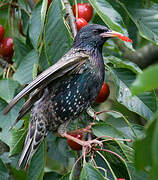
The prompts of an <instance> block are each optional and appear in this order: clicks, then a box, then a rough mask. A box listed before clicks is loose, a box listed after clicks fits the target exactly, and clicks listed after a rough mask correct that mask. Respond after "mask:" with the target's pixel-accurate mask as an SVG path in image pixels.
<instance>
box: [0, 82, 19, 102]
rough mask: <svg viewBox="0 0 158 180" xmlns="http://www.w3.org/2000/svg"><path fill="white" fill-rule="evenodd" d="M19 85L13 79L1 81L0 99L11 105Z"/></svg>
mask: <svg viewBox="0 0 158 180" xmlns="http://www.w3.org/2000/svg"><path fill="white" fill-rule="evenodd" d="M18 85H19V84H18V82H17V81H14V80H11V79H2V80H0V97H1V98H2V99H3V100H5V101H6V102H8V103H9V102H10V101H11V100H12V99H13V97H14V93H15V90H16V88H17V87H18Z"/></svg>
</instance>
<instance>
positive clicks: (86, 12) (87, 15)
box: [73, 3, 93, 22]
mask: <svg viewBox="0 0 158 180" xmlns="http://www.w3.org/2000/svg"><path fill="white" fill-rule="evenodd" d="M77 10H78V18H84V19H85V20H86V21H87V22H89V21H90V20H91V18H92V16H93V7H92V6H91V5H90V4H89V3H83V4H80V3H78V4H77ZM73 13H74V15H75V16H76V6H75V4H74V5H73Z"/></svg>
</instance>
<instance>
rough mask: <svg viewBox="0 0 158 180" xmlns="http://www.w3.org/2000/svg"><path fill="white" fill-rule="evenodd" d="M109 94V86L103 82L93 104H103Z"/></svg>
mask: <svg viewBox="0 0 158 180" xmlns="http://www.w3.org/2000/svg"><path fill="white" fill-rule="evenodd" d="M109 94H110V89H109V86H108V84H107V83H106V82H104V83H103V85H102V88H101V90H100V92H99V94H98V96H97V97H96V99H95V102H96V103H102V102H104V101H105V100H106V99H107V98H108V96H109Z"/></svg>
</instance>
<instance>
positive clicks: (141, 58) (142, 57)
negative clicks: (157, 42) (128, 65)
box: [114, 39, 158, 69]
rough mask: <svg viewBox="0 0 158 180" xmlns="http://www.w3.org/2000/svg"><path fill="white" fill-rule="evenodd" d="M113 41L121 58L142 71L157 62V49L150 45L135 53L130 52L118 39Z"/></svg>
mask: <svg viewBox="0 0 158 180" xmlns="http://www.w3.org/2000/svg"><path fill="white" fill-rule="evenodd" d="M114 41H115V43H116V44H117V45H118V48H119V50H120V51H121V52H122V53H123V56H124V57H125V58H127V59H129V60H130V61H132V62H134V63H135V64H137V65H138V66H139V67H140V68H142V69H144V68H146V67H147V66H149V65H151V64H154V63H155V62H156V61H157V62H158V47H157V46H154V45H153V44H152V43H150V44H148V45H146V46H144V47H143V48H141V49H139V50H137V51H132V50H131V49H129V48H128V47H126V46H125V44H124V43H123V42H122V41H120V40H118V39H115V40H114Z"/></svg>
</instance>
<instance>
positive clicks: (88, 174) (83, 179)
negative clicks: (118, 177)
mask: <svg viewBox="0 0 158 180" xmlns="http://www.w3.org/2000/svg"><path fill="white" fill-rule="evenodd" d="M96 179H97V180H105V178H104V176H103V175H102V174H101V173H100V172H99V171H98V170H97V169H96V168H94V167H93V166H92V165H91V164H90V163H85V166H84V167H83V169H82V171H81V175H80V180H96Z"/></svg>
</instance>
